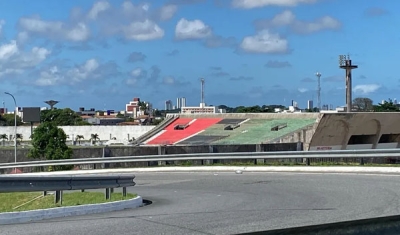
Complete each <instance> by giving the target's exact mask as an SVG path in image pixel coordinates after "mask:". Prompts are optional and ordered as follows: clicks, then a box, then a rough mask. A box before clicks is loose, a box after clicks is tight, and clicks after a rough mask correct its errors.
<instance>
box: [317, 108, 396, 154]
mask: <svg viewBox="0 0 400 235" xmlns="http://www.w3.org/2000/svg"><path fill="white" fill-rule="evenodd" d="M399 120H400V113H330V114H323V116H322V118H321V119H320V120H319V122H318V124H317V125H316V128H315V132H314V135H313V137H312V139H311V142H310V147H309V149H310V150H318V149H337V150H339V149H375V148H397V147H398V146H399V145H400V139H398V140H396V141H394V142H393V143H378V141H379V139H380V137H381V136H382V135H383V134H400V122H399ZM353 135H371V139H370V140H369V141H368V143H360V144H354V145H350V144H348V142H349V140H350V138H351V136H353Z"/></svg>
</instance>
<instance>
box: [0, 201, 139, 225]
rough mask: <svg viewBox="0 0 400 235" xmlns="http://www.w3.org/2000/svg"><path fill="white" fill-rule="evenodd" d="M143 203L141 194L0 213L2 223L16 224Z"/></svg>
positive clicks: (123, 208)
mask: <svg viewBox="0 0 400 235" xmlns="http://www.w3.org/2000/svg"><path fill="white" fill-rule="evenodd" d="M142 205H143V199H142V197H140V196H137V197H136V198H133V199H129V200H124V201H116V202H107V203H99V204H90V205H81V206H68V207H59V208H50V209H43V210H32V211H21V212H6V213H0V224H16V223H26V222H31V221H39V220H44V219H53V218H60V217H67V216H78V215H87V214H96V213H106V212H111V211H120V210H125V209H134V208H138V207H140V206H142Z"/></svg>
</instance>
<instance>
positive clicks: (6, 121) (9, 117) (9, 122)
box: [0, 113, 24, 126]
mask: <svg viewBox="0 0 400 235" xmlns="http://www.w3.org/2000/svg"><path fill="white" fill-rule="evenodd" d="M14 118H15V117H14V114H10V113H7V114H3V115H2V116H0V126H14V125H15V120H14ZM23 124H24V123H23V122H22V119H21V117H20V116H18V115H17V126H21V125H23Z"/></svg>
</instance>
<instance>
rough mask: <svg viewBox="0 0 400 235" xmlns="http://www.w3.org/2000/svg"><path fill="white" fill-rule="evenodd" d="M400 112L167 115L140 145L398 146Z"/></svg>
mask: <svg viewBox="0 0 400 235" xmlns="http://www.w3.org/2000/svg"><path fill="white" fill-rule="evenodd" d="M399 118H400V114H399V113H231V114H230V113H223V114H175V115H174V114H169V115H167V117H166V119H165V120H164V121H163V122H162V123H161V124H159V125H158V126H156V127H155V128H153V129H152V130H150V131H149V132H147V133H145V134H144V135H142V136H141V137H140V138H138V139H137V142H136V143H138V144H140V145H219V144H224V145H231V144H232V145H238V144H268V143H293V142H302V143H303V146H304V150H353V149H388V148H398V146H399V136H400V125H397V122H398V120H399Z"/></svg>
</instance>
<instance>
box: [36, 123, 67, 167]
mask: <svg viewBox="0 0 400 235" xmlns="http://www.w3.org/2000/svg"><path fill="white" fill-rule="evenodd" d="M66 140H67V135H66V134H65V132H64V130H63V129H61V128H58V127H57V126H56V125H55V124H54V123H52V122H45V123H42V124H40V125H39V126H38V127H37V128H35V130H33V134H32V147H33V148H32V149H31V150H30V151H29V153H28V157H30V158H35V159H41V160H43V159H46V160H60V159H70V158H71V156H72V149H71V148H69V147H68V146H67V144H66ZM72 168H73V166H51V167H49V170H50V171H59V170H70V169H72Z"/></svg>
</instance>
